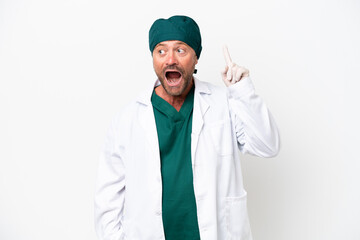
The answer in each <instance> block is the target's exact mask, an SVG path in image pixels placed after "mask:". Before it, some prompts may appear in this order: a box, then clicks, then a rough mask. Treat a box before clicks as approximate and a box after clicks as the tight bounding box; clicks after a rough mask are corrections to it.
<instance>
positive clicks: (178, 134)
mask: <svg viewBox="0 0 360 240" xmlns="http://www.w3.org/2000/svg"><path fill="white" fill-rule="evenodd" d="M151 102H152V105H153V109H154V115H155V120H156V128H157V133H158V139H159V147H160V159H161V175H162V187H163V191H162V217H163V225H164V231H165V238H166V240H199V239H200V233H199V227H198V221H197V214H196V202H195V194H194V186H193V176H192V166H191V129H192V110H193V103H194V87H193V88H192V89H191V91H190V92H189V94H188V95H187V97H186V99H185V102H184V103H183V105H182V107H181V109H180V111H179V112H178V111H176V109H175V108H174V107H173V106H171V105H170V104H169V103H168V102H166V101H165V100H164V99H162V98H161V97H159V96H157V95H156V93H155V91H154V92H153V94H152V96H151Z"/></svg>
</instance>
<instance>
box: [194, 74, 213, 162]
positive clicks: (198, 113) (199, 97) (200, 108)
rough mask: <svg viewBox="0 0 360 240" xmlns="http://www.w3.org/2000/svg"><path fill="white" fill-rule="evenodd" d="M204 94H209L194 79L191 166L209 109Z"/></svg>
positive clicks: (208, 90)
mask: <svg viewBox="0 0 360 240" xmlns="http://www.w3.org/2000/svg"><path fill="white" fill-rule="evenodd" d="M204 94H211V91H210V89H209V88H208V87H207V85H206V84H205V83H203V82H201V81H199V80H198V79H195V95H194V107H193V122H192V133H191V159H192V163H193V166H194V165H196V162H195V153H196V149H197V145H198V141H199V135H200V133H201V130H202V128H203V125H204V115H205V113H206V112H207V111H208V109H209V107H210V106H209V104H208V103H207V102H206V100H205V99H204V96H203V95H204Z"/></svg>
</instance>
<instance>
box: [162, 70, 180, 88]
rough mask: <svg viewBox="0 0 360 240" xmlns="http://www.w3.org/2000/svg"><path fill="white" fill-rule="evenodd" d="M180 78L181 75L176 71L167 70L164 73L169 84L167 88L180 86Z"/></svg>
mask: <svg viewBox="0 0 360 240" xmlns="http://www.w3.org/2000/svg"><path fill="white" fill-rule="evenodd" d="M181 76H182V75H181V73H180V72H179V71H178V70H174V69H171V70H167V71H166V72H165V78H166V81H167V83H168V84H169V86H172V87H174V86H177V85H179V84H180V82H181V79H182V78H181Z"/></svg>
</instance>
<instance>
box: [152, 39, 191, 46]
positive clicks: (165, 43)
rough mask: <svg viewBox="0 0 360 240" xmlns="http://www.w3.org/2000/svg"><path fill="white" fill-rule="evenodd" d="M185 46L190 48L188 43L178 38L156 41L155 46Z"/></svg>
mask: <svg viewBox="0 0 360 240" xmlns="http://www.w3.org/2000/svg"><path fill="white" fill-rule="evenodd" d="M181 45H183V46H185V47H188V48H191V47H190V46H189V45H187V44H186V43H184V42H182V41H179V40H169V41H163V42H160V43H158V44H157V45H156V46H155V48H158V47H176V46H181Z"/></svg>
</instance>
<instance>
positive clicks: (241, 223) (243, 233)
mask: <svg viewBox="0 0 360 240" xmlns="http://www.w3.org/2000/svg"><path fill="white" fill-rule="evenodd" d="M225 212H226V215H225V219H226V226H227V238H226V239H227V240H250V239H251V231H250V223H249V218H248V212H247V205H246V192H245V193H244V194H243V195H242V196H240V197H227V198H226V211H225Z"/></svg>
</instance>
